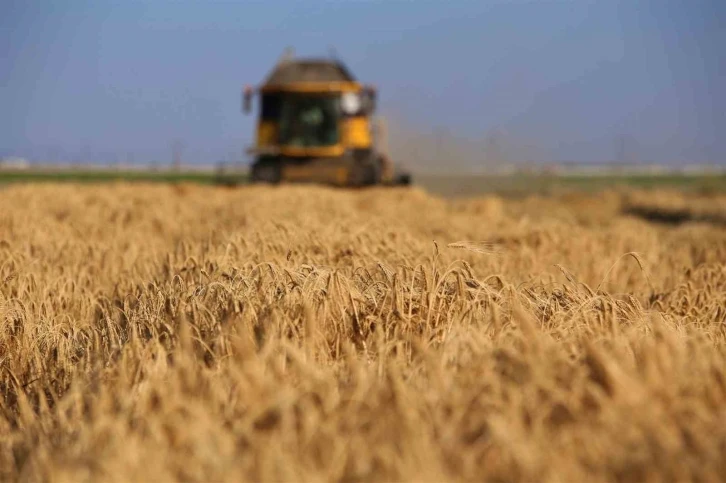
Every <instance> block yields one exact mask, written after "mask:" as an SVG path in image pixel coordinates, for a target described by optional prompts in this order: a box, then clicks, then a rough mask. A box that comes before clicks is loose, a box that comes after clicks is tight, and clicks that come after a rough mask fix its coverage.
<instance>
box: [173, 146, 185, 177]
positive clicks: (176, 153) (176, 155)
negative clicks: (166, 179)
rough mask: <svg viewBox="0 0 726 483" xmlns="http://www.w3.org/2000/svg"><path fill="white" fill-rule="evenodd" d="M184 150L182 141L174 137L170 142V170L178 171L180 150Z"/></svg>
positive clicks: (179, 167)
mask: <svg viewBox="0 0 726 483" xmlns="http://www.w3.org/2000/svg"><path fill="white" fill-rule="evenodd" d="M183 150H184V143H182V142H181V141H180V140H179V139H175V140H174V141H173V142H172V144H171V156H172V159H171V164H172V170H174V171H179V170H180V169H181V158H182V151H183Z"/></svg>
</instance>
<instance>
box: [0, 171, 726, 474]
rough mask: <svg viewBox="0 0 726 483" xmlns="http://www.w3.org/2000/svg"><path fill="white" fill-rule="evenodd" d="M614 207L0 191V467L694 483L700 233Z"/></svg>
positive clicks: (712, 332) (704, 373) (704, 446)
mask: <svg viewBox="0 0 726 483" xmlns="http://www.w3.org/2000/svg"><path fill="white" fill-rule="evenodd" d="M638 196H641V198H642V196H643V195H638V194H637V193H635V194H634V193H626V194H618V193H605V194H602V195H597V196H573V195H565V196H562V197H559V198H555V197H553V198H540V197H531V198H527V199H523V200H519V201H504V200H501V199H499V198H496V197H491V196H490V197H487V198H482V199H479V200H476V199H475V200H456V201H446V200H443V199H439V198H435V197H432V196H429V195H427V194H426V193H425V192H423V191H421V190H418V189H368V190H361V191H341V190H334V189H327V188H322V187H304V186H283V187H246V188H243V189H237V190H222V189H215V188H211V187H195V186H177V187H172V186H151V185H126V184H113V185H106V186H72V185H63V186H61V185H57V186H53V185H38V186H32V185H28V186H17V187H11V188H7V189H4V190H2V191H0V206H2V210H1V211H0V324H2V325H1V326H0V391H2V400H1V402H0V478H1V479H2V480H10V481H28V480H29V481H37V480H41V481H73V482H78V481H98V480H102V481H178V480H182V481H230V482H231V481H235V482H237V481H350V482H352V481H363V480H365V481H368V480H387V481H391V480H394V481H402V480H405V481H482V480H487V481H644V480H648V481H650V480H659V481H660V480H664V479H667V480H700V481H705V480H714V481H715V480H719V479H721V478H722V475H724V474H726V458H724V456H726V454H724V453H725V451H726V450H725V448H726V359H725V356H726V343H725V339H724V337H725V334H726V330H725V329H724V327H726V325H725V323H726V290H724V287H726V231H724V229H723V228H721V227H720V226H719V225H718V224H717V223H705V222H703V221H702V222H698V220H696V221H695V222H693V223H686V224H682V225H679V226H663V225H658V224H652V223H649V222H647V221H644V220H642V219H639V218H638V217H637V216H635V215H637V213H633V212H632V211H628V210H627V209H624V207H628V206H633V205H634V204H636V203H637V202H638V199H637V197H638ZM642 199H646V198H642ZM663 199H664V200H666V201H663V200H660V199H658V198H654V197H651V198H647V200H648V202H649V203H650V204H651V205H652V204H653V203H660V205H659V206H662V207H663V209H668V208H669V205H668V203H671V202H670V201H669V200H670V199H671V198H669V197H668V195H663ZM678 203H681V204H683V203H685V204H686V205H688V203H691V200H690V199H685V198H684V199H681V198H679V201H678ZM693 203H694V204H693V206H701V205H699V204H698V203H701V202H699V201H698V200H695V201H693ZM712 206H715V205H712ZM696 209H700V208H694V210H696Z"/></svg>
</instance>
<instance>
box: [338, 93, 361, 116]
mask: <svg viewBox="0 0 726 483" xmlns="http://www.w3.org/2000/svg"><path fill="white" fill-rule="evenodd" d="M360 105H361V102H360V97H359V96H358V94H357V93H355V92H346V93H344V94H343V96H342V98H341V99H340V106H341V108H342V109H343V112H344V113H345V114H348V115H349V116H352V115H355V114H357V113H358V112H359V111H360V107H361V106H360Z"/></svg>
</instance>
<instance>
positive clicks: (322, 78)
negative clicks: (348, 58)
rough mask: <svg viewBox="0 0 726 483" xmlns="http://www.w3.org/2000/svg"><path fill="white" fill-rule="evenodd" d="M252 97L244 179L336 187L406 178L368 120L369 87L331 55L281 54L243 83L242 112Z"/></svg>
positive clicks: (371, 106)
mask: <svg viewBox="0 0 726 483" xmlns="http://www.w3.org/2000/svg"><path fill="white" fill-rule="evenodd" d="M255 98H257V99H258V100H259V104H260V105H259V109H258V111H259V113H258V119H257V126H256V130H257V132H256V142H255V145H254V146H252V147H251V148H250V149H248V153H249V154H251V155H252V156H253V157H254V161H253V164H252V167H251V173H250V177H251V181H252V182H256V183H279V182H316V183H329V184H334V185H338V186H370V185H378V184H383V185H394V184H409V183H410V181H411V177H410V175H409V174H408V173H404V172H399V171H397V168H396V167H395V166H394V165H393V164H392V163H391V161H390V159H389V157H388V155H387V153H386V152H385V151H386V150H385V148H384V147H383V146H382V142H381V140H382V139H385V132H384V131H385V124H384V123H382V122H376V120H375V118H374V117H373V114H374V112H375V110H376V89H375V88H374V87H372V86H365V85H362V84H361V83H359V82H358V81H357V80H356V79H355V78H354V77H353V76H352V75H351V73H350V71H349V70H348V69H347V68H346V66H345V65H344V64H343V63H342V62H341V61H339V60H337V59H335V60H328V59H294V58H292V57H291V56H290V55H287V56H285V57H284V58H283V59H281V60H280V61H279V62H278V63H277V65H276V66H275V67H274V69H273V70H272V72H270V74H269V75H268V76H267V78H266V79H265V80H264V82H263V83H262V84H261V85H260V86H259V87H252V86H245V88H244V90H243V96H242V110H243V111H244V112H245V113H247V114H249V113H251V112H252V108H253V103H254V100H255Z"/></svg>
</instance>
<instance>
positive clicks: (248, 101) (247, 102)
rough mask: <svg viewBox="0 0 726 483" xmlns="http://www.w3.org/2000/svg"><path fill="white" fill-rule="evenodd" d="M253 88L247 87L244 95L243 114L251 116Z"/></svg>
mask: <svg viewBox="0 0 726 483" xmlns="http://www.w3.org/2000/svg"><path fill="white" fill-rule="evenodd" d="M252 93H253V91H252V87H250V86H245V88H244V92H243V94H242V112H244V113H245V114H249V113H250V112H251V111H252Z"/></svg>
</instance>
